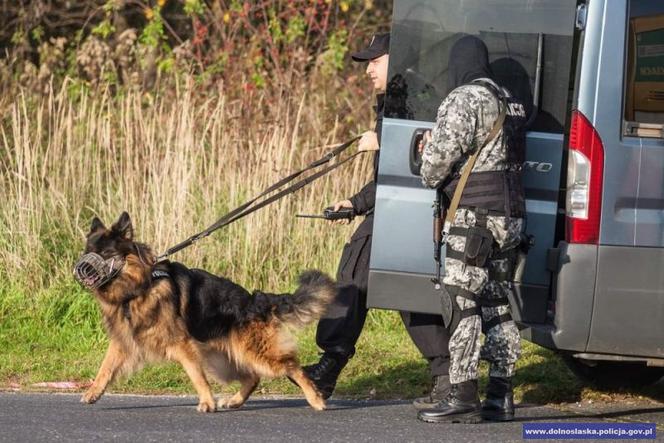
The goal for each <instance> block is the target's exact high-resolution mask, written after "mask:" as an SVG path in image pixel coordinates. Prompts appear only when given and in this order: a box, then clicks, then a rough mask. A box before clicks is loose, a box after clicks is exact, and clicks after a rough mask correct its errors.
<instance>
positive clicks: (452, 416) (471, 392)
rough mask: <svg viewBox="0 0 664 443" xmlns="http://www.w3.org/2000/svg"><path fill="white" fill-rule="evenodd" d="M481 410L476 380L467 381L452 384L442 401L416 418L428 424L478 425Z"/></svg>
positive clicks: (480, 418)
mask: <svg viewBox="0 0 664 443" xmlns="http://www.w3.org/2000/svg"><path fill="white" fill-rule="evenodd" d="M481 409H482V407H481V405H480V399H479V396H478V394H477V380H468V381H464V382H461V383H457V384H453V385H452V388H451V389H450V393H449V395H448V396H447V397H445V399H444V400H443V401H441V402H439V403H437V404H436V405H435V406H434V407H433V408H432V409H423V410H421V411H420V412H418V413H417V418H418V419H420V420H422V421H425V422H428V423H479V422H481V421H482V416H481V415H480V412H481Z"/></svg>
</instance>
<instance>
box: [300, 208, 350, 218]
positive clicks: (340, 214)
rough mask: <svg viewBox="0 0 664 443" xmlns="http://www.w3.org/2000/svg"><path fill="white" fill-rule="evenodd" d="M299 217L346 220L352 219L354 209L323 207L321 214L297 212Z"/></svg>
mask: <svg viewBox="0 0 664 443" xmlns="http://www.w3.org/2000/svg"><path fill="white" fill-rule="evenodd" d="M296 217H299V218H322V219H325V220H348V221H352V220H353V219H354V218H355V210H354V209H353V208H341V209H339V210H338V211H335V210H334V208H333V207H332V206H330V207H328V208H325V209H324V210H323V214H322V215H320V214H297V215H296Z"/></svg>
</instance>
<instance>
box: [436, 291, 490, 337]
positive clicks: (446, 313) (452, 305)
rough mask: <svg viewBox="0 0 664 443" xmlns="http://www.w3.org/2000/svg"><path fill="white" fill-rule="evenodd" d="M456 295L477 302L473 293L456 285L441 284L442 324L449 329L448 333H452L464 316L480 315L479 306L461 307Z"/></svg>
mask: <svg viewBox="0 0 664 443" xmlns="http://www.w3.org/2000/svg"><path fill="white" fill-rule="evenodd" d="M457 297H463V298H466V299H468V300H472V301H474V302H475V303H476V304H477V301H476V297H475V294H474V293H472V292H470V291H466V290H465V289H462V288H460V287H458V286H450V285H443V287H442V288H441V296H440V301H441V310H442V315H443V324H444V325H445V327H446V328H447V329H448V330H449V331H450V335H451V334H454V331H455V330H456V328H457V326H459V322H461V320H463V319H464V318H468V317H471V316H473V315H480V314H481V311H480V308H479V306H474V307H472V308H467V309H461V307H460V306H459V304H458V303H457V301H456V298H457Z"/></svg>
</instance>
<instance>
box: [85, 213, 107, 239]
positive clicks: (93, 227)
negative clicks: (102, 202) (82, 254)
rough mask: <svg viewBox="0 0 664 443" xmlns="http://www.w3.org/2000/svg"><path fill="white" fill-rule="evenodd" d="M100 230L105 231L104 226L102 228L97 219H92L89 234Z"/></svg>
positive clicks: (99, 220) (102, 223) (100, 222)
mask: <svg viewBox="0 0 664 443" xmlns="http://www.w3.org/2000/svg"><path fill="white" fill-rule="evenodd" d="M102 229H106V226H104V222H103V221H101V219H100V218H99V217H95V218H93V219H92V224H91V225H90V234H92V233H95V232H97V231H101V230H102ZM88 235H89V234H88Z"/></svg>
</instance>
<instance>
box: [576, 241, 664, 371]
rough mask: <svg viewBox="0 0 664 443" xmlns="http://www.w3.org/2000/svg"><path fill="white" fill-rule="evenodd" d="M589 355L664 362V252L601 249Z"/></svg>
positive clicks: (655, 250)
mask: <svg viewBox="0 0 664 443" xmlns="http://www.w3.org/2000/svg"><path fill="white" fill-rule="evenodd" d="M587 352H592V353H606V354H621V355H633V356H647V357H659V358H664V248H635V247H630V246H627V247H625V246H623V247H620V246H600V247H599V261H598V272H597V289H596V293H595V301H594V309H593V319H592V326H591V330H590V341H589V342H588V348H587Z"/></svg>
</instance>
